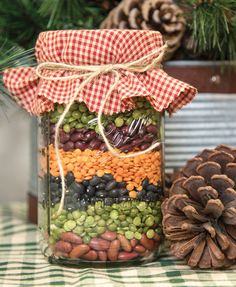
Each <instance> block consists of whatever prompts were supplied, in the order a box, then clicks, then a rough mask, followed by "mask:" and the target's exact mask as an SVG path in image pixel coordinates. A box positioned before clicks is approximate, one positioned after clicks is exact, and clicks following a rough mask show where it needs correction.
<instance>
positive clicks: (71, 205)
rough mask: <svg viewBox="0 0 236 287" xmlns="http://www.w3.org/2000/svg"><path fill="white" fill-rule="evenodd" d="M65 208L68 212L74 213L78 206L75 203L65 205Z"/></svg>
mask: <svg viewBox="0 0 236 287" xmlns="http://www.w3.org/2000/svg"><path fill="white" fill-rule="evenodd" d="M65 208H66V210H68V211H74V210H76V206H75V205H74V204H73V203H68V204H65Z"/></svg>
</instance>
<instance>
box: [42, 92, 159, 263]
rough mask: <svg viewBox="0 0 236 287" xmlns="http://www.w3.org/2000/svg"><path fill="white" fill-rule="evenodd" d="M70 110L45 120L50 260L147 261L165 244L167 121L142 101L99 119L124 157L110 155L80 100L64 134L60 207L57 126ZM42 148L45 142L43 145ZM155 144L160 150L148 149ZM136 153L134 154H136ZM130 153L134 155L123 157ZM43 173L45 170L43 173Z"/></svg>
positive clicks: (61, 135) (45, 201)
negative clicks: (164, 145) (162, 208)
mask: <svg viewBox="0 0 236 287" xmlns="http://www.w3.org/2000/svg"><path fill="white" fill-rule="evenodd" d="M64 109H65V105H60V104H56V105H55V107H54V110H53V111H51V112H49V113H47V114H45V115H44V116H43V117H42V120H41V126H42V129H41V132H42V136H43V137H42V139H44V142H45V141H47V144H46V145H45V148H42V151H43V152H41V157H43V156H44V157H45V158H44V161H43V160H42V162H44V163H45V162H47V165H48V174H47V176H46V179H44V181H48V192H45V198H44V199H43V198H42V204H44V205H48V206H47V207H48V214H47V216H45V214H44V216H40V218H41V219H42V218H43V217H44V218H45V217H46V218H47V220H48V223H49V225H48V231H47V235H46V240H47V242H50V245H49V248H46V250H47V253H48V254H50V255H49V257H50V259H51V261H52V262H59V263H60V262H61V263H68V264H77V263H78V262H90V261H92V262H94V263H95V262H98V263H99V262H100V263H101V262H113V263H129V262H137V261H144V262H145V261H150V260H153V258H155V256H156V255H157V254H158V249H159V246H160V244H161V238H162V233H161V211H160V205H161V199H162V197H163V179H162V173H163V156H162V142H163V122H162V121H163V117H162V114H161V113H159V112H157V111H155V110H154V108H153V107H152V106H151V104H150V103H149V102H148V101H147V100H146V99H145V98H141V97H140V98H136V99H135V108H134V109H133V110H130V111H127V112H122V113H116V114H113V115H111V116H105V115H104V116H102V125H103V127H104V132H105V135H106V137H107V139H108V140H109V142H110V144H111V145H112V147H113V148H114V149H115V150H116V152H118V153H119V154H120V155H121V157H119V156H116V155H114V154H112V152H110V151H109V150H108V149H107V146H106V143H105V142H104V141H103V138H102V136H101V134H100V132H99V128H98V122H97V114H96V113H92V112H90V111H89V109H88V107H87V106H86V104H85V103H82V102H81V103H79V102H75V103H74V104H73V105H72V106H71V108H70V109H69V111H68V113H67V114H66V116H65V119H64V121H63V124H62V125H61V127H60V128H59V153H60V158H61V162H62V167H63V173H64V181H65V186H66V192H65V197H64V199H63V209H62V210H61V212H60V214H57V211H58V209H59V206H60V203H61V201H62V179H61V177H60V172H59V167H58V162H57V157H56V151H55V146H54V141H55V130H56V127H55V125H56V123H57V122H58V120H59V118H60V115H61V114H62V113H63V111H64ZM42 142H43V141H42ZM153 143H159V145H158V146H157V147H156V148H154V149H153V150H151V151H150V152H144V153H142V152H141V151H146V150H147V149H148V148H149V147H150V146H151V145H153ZM134 153H137V155H136V156H132V155H133V154H134ZM127 155H131V156H130V157H126V156H127ZM42 174H43V172H42Z"/></svg>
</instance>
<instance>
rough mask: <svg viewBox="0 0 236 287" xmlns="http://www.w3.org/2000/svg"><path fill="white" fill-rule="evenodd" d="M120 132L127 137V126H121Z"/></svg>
mask: <svg viewBox="0 0 236 287" xmlns="http://www.w3.org/2000/svg"><path fill="white" fill-rule="evenodd" d="M120 131H121V132H122V134H124V135H127V134H128V133H129V126H123V127H122V128H121V129H120Z"/></svg>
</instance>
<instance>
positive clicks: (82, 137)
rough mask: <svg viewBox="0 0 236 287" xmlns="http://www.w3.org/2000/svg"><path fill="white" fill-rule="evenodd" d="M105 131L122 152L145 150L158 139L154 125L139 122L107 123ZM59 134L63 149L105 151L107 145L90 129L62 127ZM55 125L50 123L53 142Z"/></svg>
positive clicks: (52, 140) (52, 141)
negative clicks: (65, 129)
mask: <svg viewBox="0 0 236 287" xmlns="http://www.w3.org/2000/svg"><path fill="white" fill-rule="evenodd" d="M105 133H106V136H107V138H108V140H109V141H110V143H111V144H112V145H113V146H114V147H116V148H119V149H120V150H121V151H122V152H130V151H132V150H134V149H139V150H145V149H147V148H148V147H149V146H150V145H151V143H152V142H153V141H155V140H157V139H158V130H157V127H156V126H155V125H152V124H150V125H148V126H144V125H141V124H140V123H139V122H137V124H135V123H133V124H132V126H123V127H121V128H118V127H116V126H115V125H114V124H112V123H111V124H108V125H107V127H106V128H105ZM59 135H60V148H62V149H64V151H70V150H73V149H80V150H82V151H84V150H85V149H91V150H101V151H106V150H107V147H106V145H105V143H104V142H103V139H102V137H101V135H99V134H97V133H96V132H95V131H94V130H92V129H87V128H81V129H76V128H72V129H71V131H70V132H69V133H65V132H64V131H63V130H62V129H60V132H59ZM54 138H55V125H53V124H51V125H50V143H51V144H53V143H54Z"/></svg>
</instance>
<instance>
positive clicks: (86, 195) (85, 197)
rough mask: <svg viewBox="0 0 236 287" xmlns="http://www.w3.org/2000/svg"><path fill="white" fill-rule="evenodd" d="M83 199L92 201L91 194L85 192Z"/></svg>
mask: <svg viewBox="0 0 236 287" xmlns="http://www.w3.org/2000/svg"><path fill="white" fill-rule="evenodd" d="M82 199H83V200H86V201H87V202H89V201H90V196H89V195H88V194H83V196H82Z"/></svg>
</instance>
